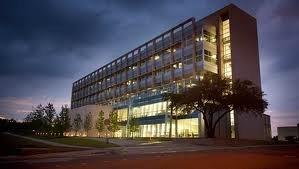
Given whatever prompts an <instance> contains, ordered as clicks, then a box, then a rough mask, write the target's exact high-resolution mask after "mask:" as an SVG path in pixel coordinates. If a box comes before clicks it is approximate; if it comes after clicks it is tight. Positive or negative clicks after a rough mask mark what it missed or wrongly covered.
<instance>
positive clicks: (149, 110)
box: [71, 18, 232, 137]
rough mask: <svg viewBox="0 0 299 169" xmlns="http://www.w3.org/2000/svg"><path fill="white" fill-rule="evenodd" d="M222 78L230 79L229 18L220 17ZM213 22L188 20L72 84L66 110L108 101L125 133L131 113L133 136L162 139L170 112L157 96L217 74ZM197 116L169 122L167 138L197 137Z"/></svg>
mask: <svg viewBox="0 0 299 169" xmlns="http://www.w3.org/2000/svg"><path fill="white" fill-rule="evenodd" d="M222 28H223V30H222V32H223V35H222V36H223V37H222V40H223V53H222V54H223V59H224V60H225V61H224V76H225V77H230V78H231V72H232V71H231V61H230V57H231V53H230V51H231V50H230V31H229V20H225V21H223V25H222ZM216 37H217V35H216V26H213V25H204V24H203V23H201V22H195V20H194V18H191V19H189V20H187V21H185V22H183V23H181V24H179V25H177V26H176V27H174V28H172V29H170V30H168V31H167V32H165V33H163V34H161V35H159V36H158V37H156V38H155V39H153V40H151V41H148V42H146V43H145V44H143V45H141V46H140V47H138V48H136V49H134V50H132V51H130V52H128V53H126V54H125V55H123V56H121V57H119V58H117V59H116V60H114V61H112V62H111V63H109V64H107V65H105V66H103V67H101V68H99V69H98V70H96V71H94V72H93V73H91V74H89V75H87V76H85V77H83V78H81V79H80V80H78V81H76V82H74V83H73V88H72V103H71V108H77V107H81V106H85V105H89V104H107V103H108V104H111V105H112V107H113V108H114V110H115V111H116V112H117V114H118V121H119V122H120V124H121V127H120V130H119V131H118V132H117V133H116V136H118V137H128V136H130V133H129V132H128V124H129V120H130V118H131V117H134V118H137V119H138V123H139V131H138V132H136V133H134V135H135V136H136V137H168V136H169V130H170V112H169V110H168V109H167V102H165V101H163V99H162V97H161V94H163V93H165V92H172V93H180V92H182V91H184V90H186V88H189V87H192V86H194V85H195V81H196V80H197V79H199V77H202V74H203V73H204V72H206V71H209V72H213V73H218V66H217V64H218V62H217V38H216ZM199 121H200V120H198V115H196V116H194V115H193V116H188V115H187V116H182V117H179V118H178V120H177V121H175V120H174V119H173V120H172V124H171V125H172V126H171V128H172V137H175V136H177V137H198V136H199V135H202V134H201V133H199V131H200V130H199V126H200V125H199Z"/></svg>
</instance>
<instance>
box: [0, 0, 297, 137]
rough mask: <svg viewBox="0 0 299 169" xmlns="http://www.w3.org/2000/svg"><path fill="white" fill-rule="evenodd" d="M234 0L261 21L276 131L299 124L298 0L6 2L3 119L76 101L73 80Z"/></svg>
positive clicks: (0, 71)
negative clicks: (172, 28) (156, 36)
mask: <svg viewBox="0 0 299 169" xmlns="http://www.w3.org/2000/svg"><path fill="white" fill-rule="evenodd" d="M229 3H235V4H236V5H237V6H239V7H240V8H242V9H244V10H245V11H247V12H248V13H250V14H251V15H253V16H255V17H256V18H257V21H258V33H259V49H260V63H261V74H262V87H263V90H264V91H265V93H266V94H267V96H266V97H267V99H268V100H269V102H270V108H269V109H268V110H267V113H268V114H270V115H271V118H272V125H273V127H272V128H273V130H274V133H275V132H276V131H275V128H276V126H278V125H295V124H296V123H298V122H299V104H298V99H299V91H298V86H299V80H298V79H299V67H298V64H299V55H298V54H299V46H298V45H299V36H298V35H299V33H298V30H299V19H298V18H299V12H298V11H299V9H298V8H299V1H297V0H281V1H279V0H270V1H266V0H256V1H255V0H250V1H247V0H244V1H224V0H223V1H216V0H166V1H163V0H151V1H149V0H145V1H141V0H131V1H124V0H119V1H112V0H106V1H99V0H64V1H58V0H43V1H40V0H26V1H24V0H1V1H0V58H1V60H0V116H1V117H7V118H11V117H12V118H15V119H23V117H24V115H25V112H28V111H30V110H31V109H32V106H35V105H37V104H39V103H42V104H45V103H46V102H53V103H54V104H55V106H56V107H57V108H58V107H60V106H61V105H62V104H70V95H71V85H72V82H73V81H75V80H77V79H79V78H80V77H82V76H83V75H86V74H87V73H90V72H91V71H93V70H95V69H97V68H99V67H100V66H102V65H104V64H105V63H107V62H109V61H111V60H112V59H113V58H116V57H118V56H120V55H122V54H124V53H125V52H127V51H129V50H130V49H132V48H134V47H136V46H137V45H140V44H141V43H143V42H145V41H147V40H149V39H150V38H152V37H154V36H155V35H158V34H159V33H161V32H163V31H165V30H167V29H168V28H170V27H172V26H174V25H176V24H177V23H179V22H181V21H184V20H185V19H187V18H189V17H191V16H194V17H196V18H202V17H204V16H206V15H208V14H210V13H211V12H213V11H216V10H218V9H220V8H222V7H224V6H225V5H227V4H229Z"/></svg>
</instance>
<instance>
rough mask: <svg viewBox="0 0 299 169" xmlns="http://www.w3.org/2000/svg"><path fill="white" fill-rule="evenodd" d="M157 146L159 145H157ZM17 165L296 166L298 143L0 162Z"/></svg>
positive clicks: (110, 168)
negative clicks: (294, 144) (296, 144)
mask: <svg viewBox="0 0 299 169" xmlns="http://www.w3.org/2000/svg"><path fill="white" fill-rule="evenodd" d="M157 148H158V147H157ZM0 165H1V166H0V168H1V169H4V168H9V169H12V168H16V169H19V168H20V169H27V168H31V169H36V168H42V169H55V168H61V169H68V168H74V169H81V168H82V169H83V168H84V169H87V168H91V169H102V168H103V169H118V168H120V169H298V168H299V146H274V147H255V148H240V149H239V148H234V149H222V150H220V149H219V150H201V151H196V152H190V151H189V152H169V153H163V152H162V153H147V154H138V153H137V154H129V153H119V152H116V151H115V152H113V151H112V152H110V153H98V154H97V153H95V154H90V155H85V156H80V157H76V158H75V157H72V156H65V157H64V158H56V159H55V158H51V159H47V158H42V159H40V160H39V161H38V160H35V161H34V160H32V161H31V160H27V161H19V162H14V163H9V162H8V163H0Z"/></svg>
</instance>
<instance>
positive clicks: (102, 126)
mask: <svg viewBox="0 0 299 169" xmlns="http://www.w3.org/2000/svg"><path fill="white" fill-rule="evenodd" d="M104 121H105V117H104V112H103V111H102V110H101V111H100V112H99V114H98V119H97V123H96V128H97V130H98V132H99V133H100V132H103V131H104V130H105V124H104ZM99 137H100V134H99Z"/></svg>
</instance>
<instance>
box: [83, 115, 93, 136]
mask: <svg viewBox="0 0 299 169" xmlns="http://www.w3.org/2000/svg"><path fill="white" fill-rule="evenodd" d="M91 120H92V116H91V112H89V113H88V114H86V116H85V119H84V124H83V128H84V130H85V132H86V135H87V134H88V131H89V130H90V129H91V127H92V126H91Z"/></svg>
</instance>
